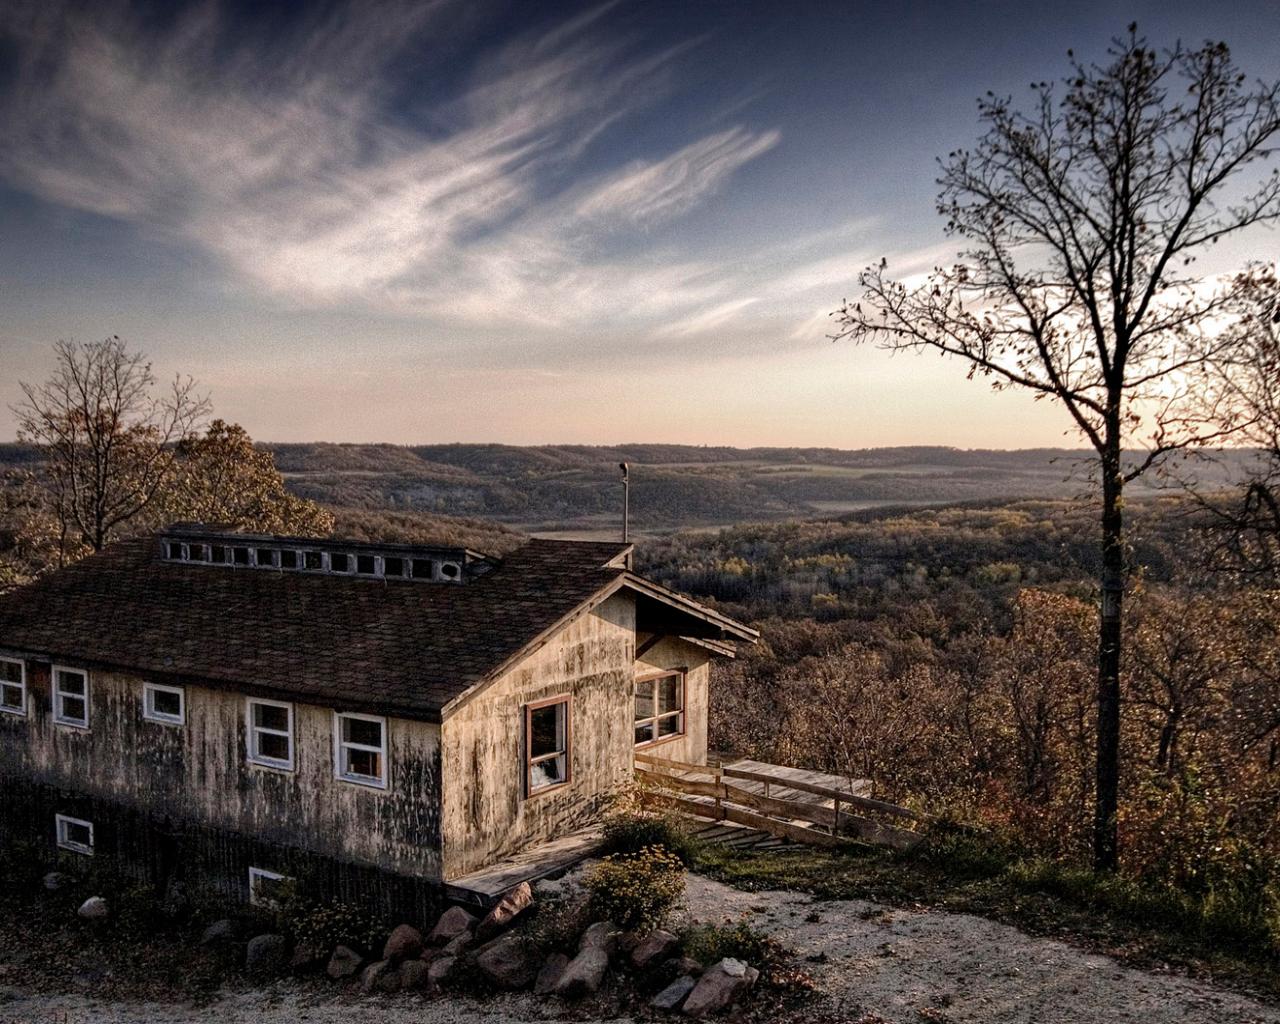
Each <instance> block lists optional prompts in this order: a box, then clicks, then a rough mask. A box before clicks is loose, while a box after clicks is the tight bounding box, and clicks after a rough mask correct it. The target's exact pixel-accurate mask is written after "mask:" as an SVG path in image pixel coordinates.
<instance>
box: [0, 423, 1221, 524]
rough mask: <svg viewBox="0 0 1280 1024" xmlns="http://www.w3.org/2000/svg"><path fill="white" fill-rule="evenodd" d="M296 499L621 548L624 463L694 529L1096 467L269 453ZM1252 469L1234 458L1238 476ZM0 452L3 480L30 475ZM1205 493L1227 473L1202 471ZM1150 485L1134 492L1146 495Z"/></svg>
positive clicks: (1064, 489)
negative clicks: (604, 538)
mask: <svg viewBox="0 0 1280 1024" xmlns="http://www.w3.org/2000/svg"><path fill="white" fill-rule="evenodd" d="M263 447H264V448H267V449H269V450H270V451H271V452H272V453H273V454H274V455H275V459H276V464H277V466H279V468H280V470H281V471H282V472H283V473H284V475H285V478H286V479H287V481H288V484H289V487H290V488H291V489H292V490H294V491H295V492H297V493H298V494H300V495H303V496H304V497H308V498H312V499H314V500H316V501H321V502H324V503H325V504H327V505H332V506H334V507H336V508H340V509H346V510H353V511H362V512H370V513H372V512H379V513H381V512H393V513H403V514H406V515H422V514H427V515H430V516H433V517H438V516H452V517H462V518H465V519H471V520H488V521H490V522H497V523H500V524H504V525H507V526H512V527H517V528H520V529H524V530H531V531H534V532H539V533H552V534H555V533H565V534H571V535H575V536H584V535H585V536H589V535H593V534H599V535H605V534H608V535H613V534H614V533H616V531H617V528H618V524H619V522H620V519H621V507H622V496H621V488H620V483H619V471H618V463H619V462H624V461H625V462H628V463H630V464H631V467H632V471H631V512H632V524H633V526H634V527H635V529H636V530H637V531H638V532H641V533H659V534H661V533H667V532H670V531H672V530H675V529H679V528H682V527H690V526H715V525H722V524H728V523H738V522H744V521H762V520H778V519H791V518H797V517H801V518H812V517H814V516H827V515H840V514H843V513H848V512H854V511H858V510H861V509H869V508H878V507H883V506H890V505H917V506H918V505H949V504H954V503H956V502H974V501H1005V500H1008V499H1013V498H1066V497H1073V496H1075V495H1077V494H1080V493H1082V492H1083V491H1085V490H1086V489H1087V481H1086V474H1087V470H1088V467H1089V466H1090V464H1091V463H1090V460H1089V458H1088V456H1087V454H1086V453H1084V452H1081V451H1072V450H1069V449H1051V448H1035V449H1020V450H1009V451H1001V450H981V449H973V450H966V449H960V448H946V447H940V446H938V447H912V448H867V449H860V450H841V449H838V448H724V447H698V446H694V445H665V444H626V445H618V446H611V447H592V446H585V445H546V446H536V447H517V446H513V445H500V444H450V445H407V446H405V445H390V444H331V443H311V444H264V445H263ZM1243 457H1244V456H1242V455H1240V454H1232V455H1231V456H1230V457H1229V459H1228V462H1229V463H1231V464H1238V462H1239V461H1240V459H1241V458H1243ZM30 459H31V452H30V450H29V449H27V448H25V447H24V446H20V445H15V444H8V445H0V467H3V466H5V465H9V466H12V465H15V464H23V463H27V462H29V461H30ZM1197 472H1198V473H1199V475H1200V476H1201V478H1202V479H1204V480H1206V482H1208V483H1211V484H1212V483H1214V482H1221V481H1224V480H1225V479H1226V475H1225V471H1224V469H1223V467H1222V466H1221V465H1214V464H1211V463H1206V464H1204V465H1203V466H1200V467H1198V468H1197ZM1156 482H1157V481H1156V478H1155V477H1151V478H1149V480H1147V481H1144V482H1143V483H1142V484H1141V485H1139V486H1138V487H1137V488H1135V489H1134V493H1135V496H1141V495H1142V494H1149V493H1151V492H1152V490H1153V489H1154V487H1155V485H1156Z"/></svg>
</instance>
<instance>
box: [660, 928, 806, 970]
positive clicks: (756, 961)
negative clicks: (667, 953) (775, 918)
mask: <svg viewBox="0 0 1280 1024" xmlns="http://www.w3.org/2000/svg"><path fill="white" fill-rule="evenodd" d="M680 944H681V945H682V946H683V947H684V953H685V956H689V957H692V958H693V959H694V960H697V961H698V963H700V964H702V965H703V966H707V965H710V964H714V963H715V962H716V961H718V960H723V959H724V958H725V957H732V958H733V959H734V960H741V961H742V962H743V963H744V964H751V965H752V966H753V967H757V968H759V969H760V971H761V972H762V973H763V972H765V971H766V970H767V969H768V968H769V967H770V966H773V965H776V964H780V963H782V962H783V961H784V960H786V959H787V957H788V954H787V950H786V949H785V948H784V947H783V945H782V944H781V943H780V942H778V940H777V939H773V938H770V937H769V936H768V935H766V934H765V933H764V932H762V931H760V930H758V929H756V928H752V927H751V925H749V924H748V923H747V922H746V921H745V920H738V921H734V922H732V923H725V924H697V925H692V926H691V927H689V928H686V929H685V930H684V931H682V932H681V933H680Z"/></svg>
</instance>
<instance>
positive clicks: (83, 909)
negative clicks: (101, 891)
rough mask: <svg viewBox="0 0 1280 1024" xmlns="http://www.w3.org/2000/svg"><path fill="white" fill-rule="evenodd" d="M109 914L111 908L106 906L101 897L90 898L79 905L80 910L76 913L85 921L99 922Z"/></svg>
mask: <svg viewBox="0 0 1280 1024" xmlns="http://www.w3.org/2000/svg"><path fill="white" fill-rule="evenodd" d="M110 912H111V908H110V907H108V906H107V901H106V900H104V899H103V898H102V897H101V896H90V897H89V898H88V899H87V900H85V901H84V902H83V903H81V904H80V909H79V910H77V911H76V913H77V914H79V915H80V916H81V917H83V918H84V919H85V920H86V921H101V920H103V919H105V918H106V916H107V915H108V914H109V913H110Z"/></svg>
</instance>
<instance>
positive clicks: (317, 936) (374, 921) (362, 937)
mask: <svg viewBox="0 0 1280 1024" xmlns="http://www.w3.org/2000/svg"><path fill="white" fill-rule="evenodd" d="M276 920H277V925H278V927H279V928H280V930H281V931H283V932H284V933H285V934H286V935H289V936H291V937H292V938H293V941H294V942H296V943H297V944H298V945H305V946H311V947H313V948H315V949H323V950H329V949H333V948H334V947H335V946H338V945H343V946H352V947H354V948H356V949H360V950H363V951H365V952H372V951H374V950H376V949H378V948H379V947H380V945H381V943H382V941H383V939H385V938H386V935H387V927H386V925H385V924H384V922H382V921H380V920H378V918H377V917H376V916H375V915H373V914H372V913H370V912H369V910H368V909H366V908H365V907H358V906H353V905H352V904H350V903H339V902H336V901H322V900H318V899H314V898H312V897H310V896H307V895H306V894H305V893H303V892H302V891H301V890H299V889H298V888H297V887H296V886H294V885H292V884H290V885H287V886H286V887H285V889H284V891H283V893H282V896H281V899H280V903H279V907H278V909H277V911H276Z"/></svg>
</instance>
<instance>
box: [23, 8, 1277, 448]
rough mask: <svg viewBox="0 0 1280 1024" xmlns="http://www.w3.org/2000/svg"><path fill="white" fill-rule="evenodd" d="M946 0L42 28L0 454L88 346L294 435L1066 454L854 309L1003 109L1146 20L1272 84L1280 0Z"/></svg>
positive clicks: (88, 18)
mask: <svg viewBox="0 0 1280 1024" xmlns="http://www.w3.org/2000/svg"><path fill="white" fill-rule="evenodd" d="M730 10H732V15H733V17H732V18H730V17H729V16H728V14H729V12H730ZM950 10H951V9H950V8H949V7H947V5H945V4H939V3H923V4H918V5H914V6H913V7H911V8H910V9H903V8H901V7H900V6H894V7H890V6H888V5H883V4H860V5H850V6H848V7H844V8H841V9H838V10H835V11H832V10H829V9H827V8H826V7H825V6H823V5H818V4H810V5H802V6H801V7H800V8H798V9H796V10H794V11H787V12H782V11H780V10H778V9H777V8H775V7H774V6H773V5H769V4H763V3H761V4H736V5H734V6H733V7H732V9H730V8H729V7H727V6H726V5H722V4H706V5H695V6H693V7H687V6H682V5H669V4H648V5H645V4H637V3H625V2H620V0H615V2H612V3H604V4H594V5H593V4H571V5H558V6H555V7H549V6H541V5H540V6H538V7H536V8H535V7H532V6H530V5H518V4H516V5H512V4H509V3H508V4H504V3H501V2H493V3H490V4H487V5H484V6H483V7H475V6H473V5H466V4H462V3H460V2H459V3H453V2H444V3H439V4H432V5H423V4H412V3H407V2H393V0H387V2H386V3H383V4H380V5H377V6H375V7H370V6H367V5H366V6H362V7H360V8H359V9H357V8H356V7H355V6H354V5H351V4H349V3H333V4H328V5H322V6H321V7H319V8H316V7H311V6H308V7H305V8H293V7H291V6H290V5H288V4H280V5H272V6H263V5H247V4H242V3H235V2H226V3H221V4H214V5H201V6H198V7H187V8H182V9H177V10H175V9H171V8H170V7H168V6H167V5H159V4H153V5H147V4H142V3H139V4H125V3H110V4H106V5H97V6H91V5H88V4H85V3H58V4H52V5H46V4H37V3H34V2H32V0H25V2H19V3H16V4H12V5H9V6H8V7H7V8H6V10H5V12H4V13H3V14H0V112H2V113H3V115H4V116H3V119H0V151H2V152H3V157H0V211H3V216H4V218H5V223H6V226H7V228H8V230H7V231H6V232H5V233H4V236H3V237H2V238H0V281H2V282H3V290H4V294H5V307H6V310H5V311H6V315H5V317H4V318H3V321H0V357H2V360H3V365H2V366H0V371H2V372H0V436H12V435H13V433H14V431H15V422H14V418H13V415H12V412H11V407H12V406H13V405H14V404H15V403H16V402H17V401H18V400H19V397H20V396H19V393H18V387H17V385H18V382H19V381H27V382H38V381H40V380H42V379H43V378H44V377H45V376H46V375H47V373H48V371H49V369H50V368H51V365H52V353H51V349H52V345H53V343H54V342H55V341H57V340H59V339H67V340H78V341H84V342H89V341H96V340H100V339H101V338H103V337H107V336H109V335H113V334H118V335H120V336H121V337H122V338H124V339H125V341H126V342H127V343H129V344H130V346H131V347H132V348H134V349H136V350H140V351H143V352H145V353H147V354H148V355H149V356H150V357H151V359H152V361H153V363H154V365H155V368H156V372H157V376H158V377H160V378H161V379H162V380H163V379H164V378H166V377H168V376H171V375H172V374H175V373H182V374H184V375H185V374H188V373H189V374H191V375H192V376H194V377H195V378H196V379H197V380H199V381H200V382H201V384H202V387H203V389H204V390H206V391H207V392H208V393H209V394H210V396H211V398H212V400H213V405H214V411H215V413H216V414H217V415H218V416H220V417H221V418H224V419H226V420H228V421H232V422H238V423H240V424H242V425H243V426H244V427H245V429H246V430H248V431H249V433H250V434H251V435H252V436H254V437H260V438H272V439H274V440H275V442H276V443H291V442H292V443H304V442H307V441H330V442H334V443H340V442H341V441H342V440H343V438H344V437H346V436H349V435H350V433H352V432H353V429H356V427H357V425H358V431H359V433H360V434H361V436H364V437H368V438H369V439H370V441H369V442H368V443H398V444H405V443H410V442H409V441H408V440H407V439H410V438H422V439H424V440H423V441H421V442H419V443H442V442H446V441H447V442H448V443H490V442H493V443H509V444H515V445H531V444H536V443H540V442H542V439H544V438H547V437H555V438H558V439H562V440H560V441H558V442H557V443H562V444H607V443H608V442H609V439H610V438H613V437H618V436H633V437H634V436H645V437H648V438H651V440H650V441H648V442H645V443H685V444H710V445H728V446H733V447H766V446H778V447H834V448H844V449H856V448H861V447H898V446H904V445H906V446H914V445H933V444H942V445H947V446H951V447H959V448H994V447H996V442H998V441H999V440H1000V439H1001V438H1003V437H1006V436H1007V435H1008V433H1009V430H1010V429H1011V428H1013V429H1016V430H1017V433H1018V436H1019V438H1020V439H1021V440H1024V441H1025V442H1027V443H1028V444H1029V445H1030V446H1032V447H1061V446H1064V445H1065V446H1071V445H1073V444H1075V443H1077V441H1078V439H1077V437H1076V435H1075V434H1074V433H1073V431H1072V429H1071V424H1070V421H1069V418H1068V417H1067V416H1066V414H1065V413H1064V412H1063V411H1062V410H1061V409H1059V408H1057V407H1055V406H1054V404H1052V403H1037V402H1035V401H1034V400H1032V399H1031V398H1030V397H1029V396H1027V395H1025V394H1019V393H1014V392H1006V393H1002V394H995V393H992V391H991V390H990V389H989V388H988V387H987V386H986V385H985V384H984V383H982V382H981V381H970V380H966V379H965V373H964V368H963V367H962V366H961V365H959V364H957V363H954V362H952V361H948V360H939V359H925V358H923V357H916V358H906V357H903V358H901V359H898V360H896V361H895V360H894V358H893V357H891V356H890V355H888V354H887V353H884V352H881V351H878V350H874V349H870V348H860V347H855V346H854V345H852V344H850V343H847V342H844V343H839V344H833V343H832V342H831V341H830V340H828V339H827V338H826V334H827V332H828V331H829V330H830V326H829V316H828V315H829V314H830V313H831V311H833V310H835V309H836V308H837V307H838V306H839V305H840V303H841V301H842V300H843V299H844V298H845V297H846V296H848V297H850V298H852V297H855V296H856V288H855V279H856V275H857V272H858V271H859V270H860V269H861V268H862V267H863V266H865V265H867V264H869V263H871V262H873V261H875V260H877V259H878V258H879V257H880V256H882V255H883V256H886V257H887V258H888V259H889V262H890V267H891V269H892V270H893V271H894V272H895V273H897V274H902V275H907V276H908V277H910V276H912V275H918V274H920V273H922V272H924V271H926V270H927V269H928V268H929V267H930V266H931V265H933V264H934V263H935V262H938V261H944V260H947V259H949V258H951V256H952V255H953V254H954V250H955V245H954V243H953V242H951V241H949V240H948V239H947V238H946V237H945V236H944V234H943V231H942V226H943V225H942V222H941V219H940V218H939V217H938V216H937V214H936V213H935V211H934V198H935V191H936V189H935V186H934V181H933V179H934V176H935V173H936V165H935V158H936V157H937V156H939V155H942V154H945V153H946V152H947V151H948V150H950V149H953V148H955V147H957V146H963V145H967V144H970V143H972V141H973V140H974V139H975V137H976V135H977V131H978V122H977V118H976V109H975V99H976V97H978V96H980V95H982V94H983V93H984V92H985V91H986V90H988V89H992V90H995V91H996V92H1000V93H1008V94H1011V95H1013V96H1014V97H1015V99H1017V98H1021V97H1025V96H1026V90H1027V83H1028V82H1029V81H1033V80H1037V79H1040V78H1055V79H1056V78H1058V77H1060V76H1061V75H1062V74H1064V73H1065V72H1066V71H1067V63H1066V56H1065V53H1066V50H1067V49H1068V47H1074V48H1075V50H1076V52H1077V53H1078V54H1080V55H1081V56H1082V57H1083V58H1084V59H1086V60H1095V59H1101V58H1102V57H1103V55H1104V51H1105V48H1106V46H1107V44H1108V41H1109V40H1110V39H1111V38H1112V37H1113V36H1114V35H1116V34H1117V33H1118V32H1121V31H1123V27H1124V25H1125V23H1127V22H1128V21H1129V20H1130V19H1131V18H1136V20H1137V21H1138V24H1139V28H1140V30H1141V31H1143V32H1145V33H1146V34H1147V35H1148V38H1149V39H1150V40H1151V42H1152V44H1153V45H1156V46H1158V47H1163V46H1167V45H1170V44H1172V43H1173V42H1174V41H1175V40H1179V39H1180V40H1184V41H1187V42H1189V43H1198V42H1199V41H1201V40H1203V39H1205V38H1222V39H1224V40H1225V41H1226V42H1228V44H1229V45H1231V46H1232V48H1233V54H1234V56H1235V57H1236V59H1237V61H1238V62H1239V63H1240V65H1241V67H1242V68H1243V69H1244V70H1245V71H1246V73H1248V74H1250V75H1259V74H1265V73H1266V72H1267V71H1268V69H1270V68H1273V67H1275V66H1277V65H1280V31H1269V28H1270V27H1271V26H1274V28H1275V29H1277V30H1280V8H1276V6H1275V5H1274V4H1268V3H1262V2H1257V3H1245V4H1239V5H1232V7H1231V9H1230V10H1227V11H1220V10H1207V9H1200V8H1199V7H1198V6H1196V5H1193V4H1190V3H1180V4H1174V5H1159V4H1155V3H1135V4H1132V5H1130V7H1129V9H1128V10H1126V12H1125V14H1124V16H1123V17H1119V16H1117V14H1116V13H1115V12H1114V11H1113V10H1112V9H1111V8H1110V6H1109V5H1100V4H1095V3H1087V2H1079V3H1068V4H1062V5H1057V6H1056V7H1055V8H1054V9H1053V10H1052V11H1050V12H1042V11H1028V10H1026V9H1025V8H1024V7H1023V6H1021V5H1016V4H1011V3H1003V2H1001V3H991V4H984V5H981V6H980V7H977V8H975V9H973V10H971V11H969V12H968V16H967V17H966V18H964V19H955V18H953V17H950V16H949V14H950ZM832 39H836V40H839V41H841V42H843V41H845V40H847V41H848V42H849V44H850V46H841V45H836V46H833V45H831V40H832ZM850 47H852V48H853V52H854V53H855V54H856V55H857V56H858V58H859V59H857V60H854V61H850V60H849V55H850V54H849V50H850ZM1275 244H1276V236H1275V234H1274V233H1273V232H1268V231H1265V230H1262V231H1254V232H1250V233H1247V235H1246V236H1241V237H1239V238H1237V239H1234V240H1232V241H1230V242H1228V243H1226V244H1224V245H1222V246H1220V247H1217V249H1216V250H1215V251H1214V252H1213V254H1212V258H1211V259H1207V260H1205V261H1204V262H1203V263H1202V264H1201V265H1200V269H1201V271H1202V272H1203V273H1204V274H1206V275H1209V274H1213V273H1217V272H1222V271H1224V270H1226V269H1231V268H1234V267H1237V266H1239V265H1240V264H1241V263H1242V262H1244V261H1246V260H1248V259H1250V258H1267V259H1274V251H1275Z"/></svg>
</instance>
